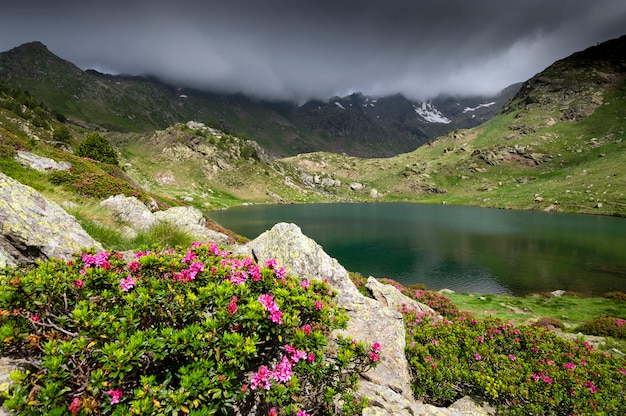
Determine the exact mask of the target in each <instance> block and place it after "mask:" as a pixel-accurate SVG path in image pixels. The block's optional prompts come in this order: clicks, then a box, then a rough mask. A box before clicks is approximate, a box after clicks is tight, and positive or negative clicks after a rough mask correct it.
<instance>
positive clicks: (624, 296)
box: [602, 291, 626, 301]
mask: <svg viewBox="0 0 626 416" xmlns="http://www.w3.org/2000/svg"><path fill="white" fill-rule="evenodd" d="M602 297H603V298H607V299H617V300H623V301H626V293H624V292H620V291H616V292H606V293H605V294H603V295H602Z"/></svg>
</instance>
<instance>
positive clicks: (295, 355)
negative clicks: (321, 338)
mask: <svg viewBox="0 0 626 416" xmlns="http://www.w3.org/2000/svg"><path fill="white" fill-rule="evenodd" d="M306 357H307V354H306V352H304V351H302V350H295V351H293V352H292V353H291V361H293V362H294V363H297V362H298V361H300V360H303V359H305V358H306Z"/></svg>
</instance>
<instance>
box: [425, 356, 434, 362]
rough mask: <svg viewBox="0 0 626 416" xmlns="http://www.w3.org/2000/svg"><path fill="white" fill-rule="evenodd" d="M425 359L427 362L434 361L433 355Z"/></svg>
mask: <svg viewBox="0 0 626 416" xmlns="http://www.w3.org/2000/svg"><path fill="white" fill-rule="evenodd" d="M424 360H425V361H426V362H427V363H432V362H433V359H432V357H426V358H424Z"/></svg>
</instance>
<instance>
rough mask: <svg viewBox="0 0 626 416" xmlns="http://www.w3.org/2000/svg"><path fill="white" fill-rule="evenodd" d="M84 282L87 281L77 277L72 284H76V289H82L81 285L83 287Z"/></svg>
mask: <svg viewBox="0 0 626 416" xmlns="http://www.w3.org/2000/svg"><path fill="white" fill-rule="evenodd" d="M84 284H85V281H84V280H81V279H76V280H74V281H73V282H72V286H74V287H75V288H76V289H80V288H81V287H83V285H84Z"/></svg>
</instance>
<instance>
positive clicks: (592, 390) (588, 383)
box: [585, 380, 596, 394]
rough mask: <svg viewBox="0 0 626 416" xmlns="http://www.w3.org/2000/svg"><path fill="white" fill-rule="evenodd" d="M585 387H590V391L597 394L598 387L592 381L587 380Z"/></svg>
mask: <svg viewBox="0 0 626 416" xmlns="http://www.w3.org/2000/svg"><path fill="white" fill-rule="evenodd" d="M585 387H589V391H590V392H591V393H592V394H593V393H595V392H596V386H595V385H594V384H593V382H592V381H591V380H587V381H586V382H585Z"/></svg>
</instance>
